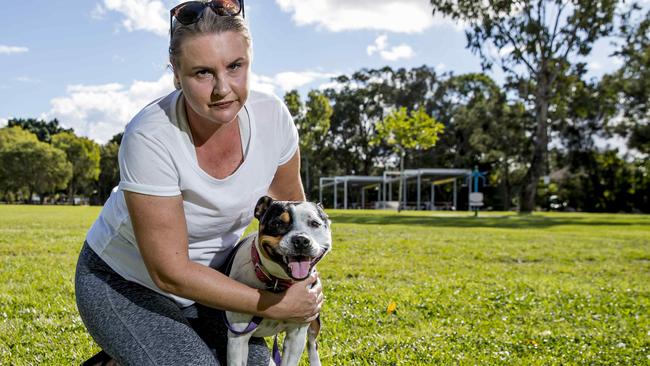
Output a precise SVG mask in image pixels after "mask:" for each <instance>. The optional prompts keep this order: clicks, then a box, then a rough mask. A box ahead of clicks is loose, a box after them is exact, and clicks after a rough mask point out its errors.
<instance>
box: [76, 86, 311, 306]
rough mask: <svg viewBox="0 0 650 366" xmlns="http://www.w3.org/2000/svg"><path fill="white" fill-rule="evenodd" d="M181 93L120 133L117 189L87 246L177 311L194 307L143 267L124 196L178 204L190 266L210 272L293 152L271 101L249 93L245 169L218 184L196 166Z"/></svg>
mask: <svg viewBox="0 0 650 366" xmlns="http://www.w3.org/2000/svg"><path fill="white" fill-rule="evenodd" d="M183 100H184V99H183V98H182V97H181V92H180V91H175V92H172V93H171V94H169V95H167V96H166V97H163V98H161V99H158V100H156V101H154V102H153V103H151V104H149V105H148V106H146V107H145V108H144V109H143V110H142V111H140V113H138V114H137V115H136V116H135V117H134V118H133V120H132V121H131V122H130V123H129V124H128V125H127V126H126V129H125V132H124V137H123V138H122V143H121V145H120V152H119V158H118V160H119V165H120V184H119V186H118V187H116V188H115V189H113V191H112V193H111V195H110V197H109V199H108V201H107V202H106V204H105V205H104V208H103V209H102V211H101V213H100V215H99V218H97V220H96V221H95V223H94V224H93V226H92V227H91V228H90V231H89V232H88V235H87V236H86V241H87V242H88V244H89V245H90V247H91V248H92V249H93V250H94V251H95V252H96V253H97V255H99V257H101V258H102V259H103V260H104V261H105V262H106V263H107V264H108V265H109V266H110V267H111V268H112V269H113V270H115V272H117V273H119V274H120V275H122V276H123V277H124V278H126V279H127V280H130V281H134V282H136V283H139V284H141V285H143V286H145V287H148V288H150V289H152V290H154V291H157V292H160V293H163V294H165V295H168V296H170V297H171V298H173V299H174V300H176V302H177V303H179V304H180V305H181V306H189V305H191V304H192V303H193V301H192V300H188V299H183V298H180V297H178V296H174V295H171V294H168V293H165V292H163V291H161V290H160V289H159V288H158V287H157V286H156V285H155V284H154V283H153V280H152V279H151V277H150V276H149V273H148V272H147V269H146V267H145V265H144V262H143V260H142V256H141V255H140V252H139V250H138V246H137V243H136V240H135V235H134V233H133V227H132V225H131V220H130V218H129V214H128V210H127V207H126V203H125V201H124V194H123V191H130V192H137V193H143V194H148V195H154V196H176V195H182V196H183V209H184V213H185V220H186V222H187V233H188V241H189V248H188V249H189V257H190V260H192V261H194V262H197V263H200V264H203V265H206V266H208V265H210V266H212V267H215V268H216V267H219V266H221V264H222V263H223V262H224V261H225V259H226V257H227V255H228V254H229V253H230V250H231V249H232V247H233V246H234V245H235V244H236V243H237V241H238V240H239V238H240V237H241V235H242V234H243V232H244V230H245V229H246V227H247V226H248V224H250V222H251V220H252V219H253V210H254V207H255V204H256V203H257V200H258V199H259V198H260V197H261V196H263V195H265V194H266V193H267V191H268V189H269V186H270V184H271V181H272V180H273V177H274V175H275V172H276V170H277V168H278V166H279V165H282V164H284V163H286V162H288V161H289V159H291V157H292V156H293V155H294V154H295V152H296V150H297V148H298V131H297V129H296V126H295V125H294V123H293V120H292V118H291V115H290V114H289V111H288V109H287V108H286V106H285V105H284V103H283V102H282V101H281V100H280V99H279V98H277V97H276V96H273V95H269V94H264V93H261V92H256V91H251V93H250V95H249V97H248V100H247V102H246V104H245V107H244V108H242V110H241V111H240V113H239V124H240V130H241V135H242V142H243V143H242V147H243V151H244V161H243V162H242V164H241V165H240V166H239V167H238V168H237V170H236V171H235V172H234V173H232V174H231V175H230V176H228V177H226V178H224V179H216V178H214V177H212V176H210V175H209V174H207V173H206V172H205V171H203V170H202V169H201V168H200V167H199V164H198V161H197V157H196V150H195V147H194V145H193V143H192V138H191V133H190V131H189V127H188V124H187V118H186V115H185V109H184V106H183Z"/></svg>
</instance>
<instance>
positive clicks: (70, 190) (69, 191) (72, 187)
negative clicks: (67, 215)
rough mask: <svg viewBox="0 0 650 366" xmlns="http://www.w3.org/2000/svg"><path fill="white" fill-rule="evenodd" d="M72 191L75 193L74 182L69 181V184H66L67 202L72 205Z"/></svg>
mask: <svg viewBox="0 0 650 366" xmlns="http://www.w3.org/2000/svg"><path fill="white" fill-rule="evenodd" d="M74 193H75V187H74V183H72V182H70V185H69V186H68V203H69V204H71V205H73V206H74Z"/></svg>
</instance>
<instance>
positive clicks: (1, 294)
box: [0, 206, 650, 365]
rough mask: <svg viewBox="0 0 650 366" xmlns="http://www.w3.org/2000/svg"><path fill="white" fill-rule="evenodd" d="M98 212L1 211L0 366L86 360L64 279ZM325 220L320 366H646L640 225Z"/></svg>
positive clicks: (649, 337) (648, 257) (647, 297)
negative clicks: (328, 227) (329, 226)
mask: <svg viewBox="0 0 650 366" xmlns="http://www.w3.org/2000/svg"><path fill="white" fill-rule="evenodd" d="M98 212H99V208H96V207H37V206H0V365H36V364H48V365H70V364H79V363H80V362H81V361H82V360H84V359H85V358H87V357H88V356H90V355H91V354H93V353H94V352H96V351H97V346H96V345H95V344H94V343H93V341H92V340H91V339H90V337H89V336H88V335H87V333H86V331H85V329H84V327H83V324H82V323H81V321H80V318H79V316H78V314H77V312H76V307H75V302H74V289H73V281H72V280H73V275H74V266H75V261H76V255H77V253H78V251H79V249H80V247H81V244H82V242H83V238H84V236H85V232H86V230H87V229H88V227H89V226H90V224H91V223H92V221H93V220H94V219H95V217H96V216H97V214H98ZM329 214H330V217H331V219H332V221H333V223H334V224H333V231H334V249H333V251H332V253H331V254H330V255H328V257H327V258H325V259H324V261H323V262H322V263H321V264H320V265H319V270H320V272H321V276H322V278H323V281H324V285H325V294H326V297H327V300H326V304H325V307H324V310H323V315H322V317H323V321H324V328H323V332H322V333H321V338H320V346H321V347H320V350H321V351H320V353H321V359H322V361H323V364H325V365H430V364H460V365H465V364H467V365H474V364H490V365H493V364H497V365H499V364H501V365H508V364H510V365H512V364H517V365H518V364H533V365H554V364H557V365H560V364H562V365H564V364H595V365H598V364H602V365H613V364H620V365H630V364H636V365H640V364H650V217H649V216H641V215H614V214H611V215H610V214H578V213H575V214H574V213H572V214H559V213H558V214H551V213H544V214H534V215H529V216H519V215H514V214H510V213H482V214H481V215H480V216H479V217H478V218H474V217H471V214H466V213H460V212H457V213H447V214H445V213H431V212H402V213H401V214H396V213H393V212H387V211H383V212H382V211H336V210H332V211H329ZM391 301H394V302H395V303H396V304H397V309H396V311H395V312H393V313H391V314H389V313H388V312H387V311H386V309H387V306H388V304H389V303H390V302H391Z"/></svg>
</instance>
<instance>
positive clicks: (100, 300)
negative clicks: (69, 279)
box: [75, 243, 270, 366]
mask: <svg viewBox="0 0 650 366" xmlns="http://www.w3.org/2000/svg"><path fill="white" fill-rule="evenodd" d="M75 293H76V298H77V308H78V309H79V313H80V314H81V319H82V320H83V322H84V324H85V325H86V328H87V329H88V332H89V333H90V335H91V336H92V337H93V339H94V340H95V341H96V342H97V344H99V346H100V347H101V348H102V349H103V350H104V351H105V352H106V353H108V354H109V355H111V356H112V357H113V358H114V359H115V360H116V361H117V362H119V363H120V365H122V366H128V365H138V366H140V365H201V366H205V365H220V364H223V365H225V364H226V353H227V351H226V349H227V345H228V338H227V337H228V336H227V329H226V327H225V325H224V324H223V320H222V314H221V313H222V311H221V310H217V309H213V308H209V307H206V306H202V305H200V304H194V305H192V306H189V307H186V308H180V307H179V306H178V305H177V304H176V303H175V302H174V301H173V300H171V299H169V298H168V297H166V296H163V295H161V294H159V293H157V292H155V291H152V290H150V289H148V288H146V287H143V286H141V285H139V284H137V283H134V282H131V281H127V280H126V279H124V278H123V277H122V276H120V275H119V274H117V273H116V272H115V271H113V270H112V269H111V268H110V267H109V266H108V265H107V264H106V262H104V261H103V260H102V259H101V258H99V256H97V254H95V252H94V251H93V250H92V249H91V248H90V247H89V246H88V244H87V243H84V246H83V248H82V250H81V254H80V255H79V260H78V262H77V271H76V276H75ZM269 357H270V355H269V349H268V347H267V346H266V343H265V342H264V339H262V338H251V341H250V344H249V353H248V364H249V365H268V364H269Z"/></svg>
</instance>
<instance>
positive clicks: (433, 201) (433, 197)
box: [431, 182, 436, 211]
mask: <svg viewBox="0 0 650 366" xmlns="http://www.w3.org/2000/svg"><path fill="white" fill-rule="evenodd" d="M431 210H432V211H435V210H436V185H435V183H433V182H431Z"/></svg>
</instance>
